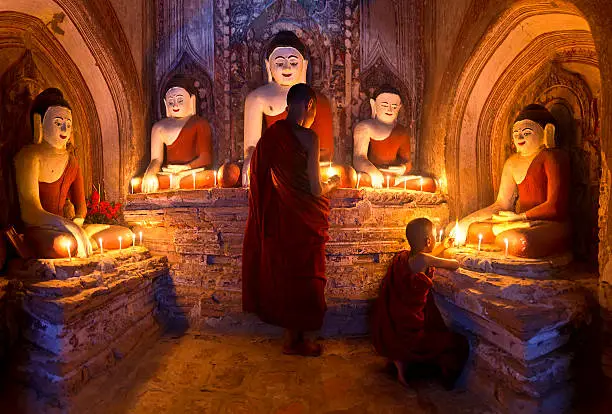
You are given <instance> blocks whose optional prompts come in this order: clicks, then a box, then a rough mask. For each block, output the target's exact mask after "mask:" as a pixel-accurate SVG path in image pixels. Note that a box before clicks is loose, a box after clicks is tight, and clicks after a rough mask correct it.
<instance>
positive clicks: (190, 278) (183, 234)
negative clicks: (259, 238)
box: [124, 188, 448, 336]
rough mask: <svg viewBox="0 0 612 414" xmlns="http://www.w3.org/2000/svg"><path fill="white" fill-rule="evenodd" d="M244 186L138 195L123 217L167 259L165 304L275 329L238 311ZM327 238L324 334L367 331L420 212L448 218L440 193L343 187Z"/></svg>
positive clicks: (214, 323) (208, 322) (220, 323)
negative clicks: (372, 303)
mask: <svg viewBox="0 0 612 414" xmlns="http://www.w3.org/2000/svg"><path fill="white" fill-rule="evenodd" d="M247 197H248V195H247V190H245V189H241V188H238V189H212V190H196V191H170V192H160V193H155V194H135V195H130V196H129V197H128V201H127V204H126V208H125V212H124V214H125V218H126V220H127V221H128V223H129V224H130V226H135V229H134V230H135V232H136V233H137V234H138V232H139V231H142V232H143V237H144V244H145V245H146V246H147V247H148V248H149V249H151V251H152V252H154V253H155V254H163V255H166V256H167V257H168V260H169V263H170V265H171V278H172V283H171V285H169V286H167V287H166V288H167V295H166V297H167V298H168V299H169V301H170V302H171V303H169V304H168V309H169V310H170V311H171V313H172V314H173V315H174V317H175V319H183V320H186V321H188V322H189V324H190V325H191V326H192V327H195V328H211V327H213V328H215V329H219V330H223V331H227V330H234V329H235V330H242V331H262V330H266V329H270V328H269V327H266V326H264V325H262V324H260V323H259V322H258V321H257V320H256V319H255V318H250V317H248V316H245V315H243V314H242V313H241V303H240V296H241V293H240V288H241V277H240V272H241V253H242V240H243V234H244V229H245V226H246V218H247V214H248V198H247ZM331 207H332V209H331V214H330V238H331V239H330V242H329V243H328V244H327V277H328V284H327V291H326V297H327V302H328V306H329V311H328V312H327V316H326V322H325V326H324V329H323V333H324V335H327V336H331V335H350V334H363V333H365V332H366V328H367V324H366V315H367V304H368V301H369V300H370V299H372V298H373V297H375V295H376V293H377V289H378V285H379V282H380V279H381V278H382V277H383V276H384V273H385V271H386V268H387V265H388V263H389V261H390V260H391V258H392V257H393V255H394V254H395V253H396V252H397V251H399V250H402V249H405V248H406V247H407V245H406V242H405V236H404V229H405V226H406V224H407V223H408V221H410V220H411V219H413V218H416V217H429V218H430V219H432V221H434V222H435V223H438V224H439V225H443V224H446V222H447V221H448V207H447V204H446V200H445V198H444V196H443V195H441V194H435V193H425V192H418V191H401V190H371V189H361V190H351V189H341V190H337V191H335V192H334V193H333V194H332V197H331Z"/></svg>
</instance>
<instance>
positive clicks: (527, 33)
mask: <svg viewBox="0 0 612 414" xmlns="http://www.w3.org/2000/svg"><path fill="white" fill-rule="evenodd" d="M572 47H578V48H585V49H588V48H591V47H593V39H592V37H591V34H590V28H589V25H588V23H587V21H586V20H585V19H584V17H583V16H582V14H581V13H580V12H579V11H578V10H577V9H576V8H575V7H574V6H573V5H571V4H569V3H567V2H563V1H559V2H551V1H522V2H518V3H517V4H516V5H514V6H513V7H512V8H511V9H510V10H508V11H506V12H505V13H504V14H503V15H502V16H501V17H500V18H499V19H498V20H497V21H496V22H495V23H494V24H493V25H492V26H491V27H490V28H489V30H488V31H487V33H485V35H484V36H483V37H482V40H481V42H480V44H479V45H478V46H477V47H476V48H475V50H474V52H473V53H472V55H471V57H470V58H469V60H468V61H467V63H466V64H465V66H464V68H463V71H462V73H461V76H460V77H459V81H458V84H457V89H456V93H455V95H454V97H453V99H452V105H451V107H450V115H449V118H448V119H449V123H448V129H447V136H446V152H445V158H446V162H445V169H446V179H447V182H448V191H449V195H450V196H451V201H452V210H453V212H454V213H455V214H456V215H457V216H462V215H465V214H467V213H469V212H472V211H474V210H476V209H478V208H480V207H483V206H484V205H486V203H487V202H489V201H490V200H491V194H492V193H493V191H492V187H493V185H492V184H491V174H492V170H493V168H492V167H491V161H487V160H491V159H495V157H493V158H492V154H491V150H490V147H489V149H487V144H486V141H487V140H486V139H483V140H480V141H479V139H478V137H479V128H480V127H481V125H482V123H483V113H485V114H486V113H491V112H492V111H495V110H496V109H499V106H496V105H497V102H495V101H493V100H491V99H490V97H491V95H492V92H493V90H494V89H495V87H496V85H498V82H499V81H500V79H502V78H507V79H511V78H512V77H513V76H514V77H517V78H518V79H519V83H520V78H527V77H529V76H530V75H531V74H533V72H534V71H537V70H538V69H539V68H540V67H541V66H542V65H545V64H546V63H547V62H550V61H552V60H553V59H554V57H555V56H556V55H557V54H558V53H559V52H563V51H566V50H569V49H571V48H572ZM526 50H529V51H530V52H531V53H525V51H526ZM531 55H537V56H538V57H537V59H534V60H531V58H530V56H531ZM515 84H516V83H515ZM508 85H510V86H511V85H512V82H508ZM510 86H509V87H510ZM504 93H505V95H506V96H513V93H512V91H509V90H506V91H504ZM514 96H516V95H514ZM487 105H489V106H487ZM487 111H488V112H487ZM502 113H503V112H502ZM485 118H486V116H485ZM483 131H486V129H484V130H483ZM488 139H489V140H490V135H489V138H488ZM482 163H485V164H484V165H483V164H482Z"/></svg>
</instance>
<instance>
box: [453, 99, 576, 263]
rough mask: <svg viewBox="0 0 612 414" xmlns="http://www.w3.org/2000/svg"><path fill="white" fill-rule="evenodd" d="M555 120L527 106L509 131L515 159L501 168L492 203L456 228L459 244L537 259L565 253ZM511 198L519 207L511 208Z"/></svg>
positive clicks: (563, 165)
mask: <svg viewBox="0 0 612 414" xmlns="http://www.w3.org/2000/svg"><path fill="white" fill-rule="evenodd" d="M554 135H555V119H554V117H553V116H552V115H551V113H550V112H549V111H548V110H547V109H546V108H545V107H543V106H541V105H536V104H531V105H528V106H527V107H525V108H524V109H523V110H522V111H521V112H520V113H519V115H518V116H517V118H516V119H515V121H514V125H513V127H512V138H513V144H514V146H515V147H516V153H515V154H513V155H512V156H510V158H508V159H507V160H506V162H505V164H504V168H503V172H502V177H501V182H500V187H499V192H498V194H497V200H496V201H495V202H494V203H493V204H492V205H490V206H488V207H486V208H484V209H482V210H479V211H476V212H475V213H472V214H470V215H469V216H467V217H465V218H464V219H462V220H461V221H460V222H459V231H458V232H457V233H458V235H457V238H458V241H459V242H460V243H461V242H463V240H462V239H464V238H465V237H466V236H467V242H468V243H470V244H477V243H478V240H479V238H480V239H481V243H482V244H483V245H486V244H489V245H496V246H497V247H498V248H499V249H504V250H505V249H506V244H507V252H508V254H509V255H512V256H517V257H525V258H541V257H547V256H551V255H555V254H562V253H565V252H567V251H568V250H570V246H571V243H570V238H571V226H570V223H569V209H568V202H569V185H570V169H569V158H568V156H567V154H566V153H565V152H564V151H562V150H560V149H555V148H554ZM515 194H518V201H517V202H516V205H515V204H514V199H515Z"/></svg>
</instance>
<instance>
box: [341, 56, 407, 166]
mask: <svg viewBox="0 0 612 414" xmlns="http://www.w3.org/2000/svg"><path fill="white" fill-rule="evenodd" d="M360 83H361V92H362V93H363V94H364V95H365V99H364V100H363V102H362V103H361V105H360V107H359V114H358V118H356V119H355V120H354V124H357V122H359V121H360V120H364V119H369V118H371V117H372V108H371V106H370V98H371V97H372V96H373V95H374V92H376V89H378V88H379V87H380V86H382V85H385V84H387V85H391V86H393V87H395V88H397V89H398V90H399V91H400V93H401V97H402V109H401V110H400V113H399V116H398V123H400V124H402V125H403V126H405V127H406V128H408V131H409V132H410V139H411V142H410V144H411V156H412V162H413V165H415V166H416V163H415V160H416V154H418V148H417V145H418V143H417V142H416V140H415V134H414V127H415V123H416V120H415V119H412V116H411V115H412V114H413V113H414V111H413V110H414V102H413V100H412V96H411V94H410V91H409V89H408V87H406V85H405V83H404V82H402V80H401V79H400V78H399V77H398V76H397V75H396V74H395V73H394V71H393V70H392V69H390V68H389V65H388V64H387V63H386V62H385V60H384V59H382V58H379V59H378V60H377V61H376V62H375V63H374V64H373V65H372V66H371V67H370V68H369V69H367V70H366V71H365V72H363V73H362V74H361V80H360ZM353 129H354V125H353V128H352V130H353Z"/></svg>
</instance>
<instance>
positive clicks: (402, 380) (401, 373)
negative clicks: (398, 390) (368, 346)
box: [393, 361, 409, 387]
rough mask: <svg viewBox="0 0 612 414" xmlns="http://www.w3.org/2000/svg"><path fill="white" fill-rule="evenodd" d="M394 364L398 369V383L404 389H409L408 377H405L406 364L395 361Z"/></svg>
mask: <svg viewBox="0 0 612 414" xmlns="http://www.w3.org/2000/svg"><path fill="white" fill-rule="evenodd" d="M393 364H394V365H395V368H396V369H397V381H398V382H399V383H400V384H402V385H403V386H404V387H408V386H409V385H408V381H406V377H405V376H404V363H403V362H401V361H393Z"/></svg>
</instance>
